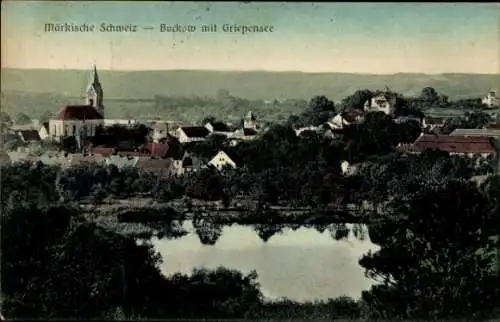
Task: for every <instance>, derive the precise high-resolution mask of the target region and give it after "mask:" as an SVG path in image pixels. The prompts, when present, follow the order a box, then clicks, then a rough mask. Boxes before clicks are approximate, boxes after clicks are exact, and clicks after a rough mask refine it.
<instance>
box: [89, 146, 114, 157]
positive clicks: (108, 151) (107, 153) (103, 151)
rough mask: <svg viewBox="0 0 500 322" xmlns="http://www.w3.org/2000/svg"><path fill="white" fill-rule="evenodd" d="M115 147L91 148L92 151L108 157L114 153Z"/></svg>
mask: <svg viewBox="0 0 500 322" xmlns="http://www.w3.org/2000/svg"><path fill="white" fill-rule="evenodd" d="M113 152H114V149H113V148H91V149H90V153H92V154H98V155H102V156H103V157H108V156H110V155H111V154H113Z"/></svg>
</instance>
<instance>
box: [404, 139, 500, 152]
mask: <svg viewBox="0 0 500 322" xmlns="http://www.w3.org/2000/svg"><path fill="white" fill-rule="evenodd" d="M426 149H438V150H442V151H445V152H448V153H450V154H452V155H453V154H455V155H462V156H468V157H473V156H481V157H488V156H496V155H497V151H496V149H495V145H494V143H493V139H492V138H490V137H481V136H477V137H474V136H458V135H428V134H424V135H421V136H420V137H419V138H418V139H417V140H416V141H415V143H413V145H412V146H411V147H410V148H409V152H413V153H420V152H423V151H424V150H426Z"/></svg>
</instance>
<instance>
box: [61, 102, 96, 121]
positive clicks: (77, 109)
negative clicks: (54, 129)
mask: <svg viewBox="0 0 500 322" xmlns="http://www.w3.org/2000/svg"><path fill="white" fill-rule="evenodd" d="M58 119H59V120H102V119H104V118H103V117H102V115H101V114H100V113H99V112H98V111H97V110H96V109H95V108H94V107H93V106H91V105H68V106H66V107H64V108H63V109H62V110H61V112H59V117H58Z"/></svg>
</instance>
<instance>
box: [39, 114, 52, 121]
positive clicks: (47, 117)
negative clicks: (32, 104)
mask: <svg viewBox="0 0 500 322" xmlns="http://www.w3.org/2000/svg"><path fill="white" fill-rule="evenodd" d="M52 116H53V113H51V112H49V111H45V112H43V114H42V115H41V116H40V119H39V121H40V123H45V122H48V121H50V120H51V119H52Z"/></svg>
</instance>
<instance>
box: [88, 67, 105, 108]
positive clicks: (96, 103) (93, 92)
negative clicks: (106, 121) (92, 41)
mask: <svg viewBox="0 0 500 322" xmlns="http://www.w3.org/2000/svg"><path fill="white" fill-rule="evenodd" d="M87 104H88V105H90V106H93V107H94V108H95V109H96V110H97V111H98V112H99V113H100V114H101V115H102V117H104V105H103V91H102V86H101V83H100V82H99V75H97V68H96V66H95V65H94V73H93V75H92V77H91V79H90V84H89V87H88V89H87Z"/></svg>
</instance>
